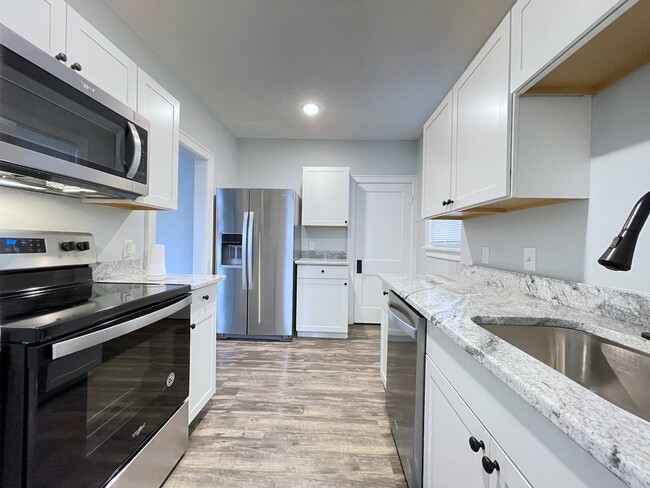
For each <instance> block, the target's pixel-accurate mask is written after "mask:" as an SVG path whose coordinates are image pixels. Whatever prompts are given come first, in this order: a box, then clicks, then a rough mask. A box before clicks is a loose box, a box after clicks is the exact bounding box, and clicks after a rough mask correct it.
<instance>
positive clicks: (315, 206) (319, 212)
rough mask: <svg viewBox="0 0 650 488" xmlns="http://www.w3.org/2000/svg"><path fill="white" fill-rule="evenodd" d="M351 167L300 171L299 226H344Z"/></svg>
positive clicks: (347, 206)
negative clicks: (300, 211)
mask: <svg viewBox="0 0 650 488" xmlns="http://www.w3.org/2000/svg"><path fill="white" fill-rule="evenodd" d="M349 198H350V168H303V169H302V225H316V226H330V227H347V225H348V213H349V206H350V205H349Z"/></svg>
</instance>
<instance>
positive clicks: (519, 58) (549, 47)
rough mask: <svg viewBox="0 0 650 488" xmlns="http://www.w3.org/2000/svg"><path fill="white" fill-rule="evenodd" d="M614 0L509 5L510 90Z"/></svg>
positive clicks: (576, 36) (522, 0) (530, 1)
mask: <svg viewBox="0 0 650 488" xmlns="http://www.w3.org/2000/svg"><path fill="white" fill-rule="evenodd" d="M614 3H616V2H615V1H613V0H519V1H518V2H517V3H516V4H515V5H514V7H512V65H511V69H512V74H511V81H510V87H511V91H515V90H517V89H518V88H519V87H521V86H522V85H523V84H524V83H526V82H527V81H528V80H529V79H531V78H532V77H533V76H534V75H535V74H536V73H538V72H539V71H540V70H541V69H542V68H544V66H546V65H547V64H548V63H549V62H550V61H552V60H553V59H554V58H555V57H557V56H558V55H560V54H562V53H563V52H564V51H565V50H566V49H567V48H568V47H569V46H570V45H571V44H572V43H573V42H574V41H576V40H577V39H579V38H580V37H581V35H582V34H583V33H585V32H586V31H587V30H588V29H589V27H590V26H592V25H593V24H594V23H596V21H597V20H598V19H599V18H600V17H601V16H603V15H604V14H605V13H606V12H607V11H608V10H609V9H610V8H611V7H612V5H613V4H614Z"/></svg>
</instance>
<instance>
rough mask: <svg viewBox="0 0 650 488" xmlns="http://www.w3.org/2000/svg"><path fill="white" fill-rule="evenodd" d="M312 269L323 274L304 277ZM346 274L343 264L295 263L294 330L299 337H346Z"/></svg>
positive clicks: (310, 273) (309, 273)
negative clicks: (315, 276)
mask: <svg viewBox="0 0 650 488" xmlns="http://www.w3.org/2000/svg"><path fill="white" fill-rule="evenodd" d="M317 268H318V270H317ZM315 271H318V272H319V273H320V271H322V272H323V273H322V275H323V276H324V277H323V278H311V277H308V276H311V275H313V273H314V272H315ZM346 275H347V267H346V266H323V267H316V266H298V293H297V298H296V332H297V334H298V336H299V337H322V338H329V339H346V338H347V337H348V280H347V278H346V277H344V276H346Z"/></svg>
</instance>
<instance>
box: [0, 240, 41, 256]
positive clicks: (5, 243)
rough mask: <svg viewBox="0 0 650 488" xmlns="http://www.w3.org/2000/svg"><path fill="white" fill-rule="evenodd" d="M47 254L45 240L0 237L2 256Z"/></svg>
mask: <svg viewBox="0 0 650 488" xmlns="http://www.w3.org/2000/svg"><path fill="white" fill-rule="evenodd" d="M45 252H47V250H46V248H45V239H31V238H27V239H24V238H20V237H0V254H42V253H45Z"/></svg>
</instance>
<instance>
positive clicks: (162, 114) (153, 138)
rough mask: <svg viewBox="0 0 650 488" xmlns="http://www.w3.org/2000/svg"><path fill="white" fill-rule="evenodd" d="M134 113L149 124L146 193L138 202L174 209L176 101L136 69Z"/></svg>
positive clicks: (176, 142) (175, 190)
mask: <svg viewBox="0 0 650 488" xmlns="http://www.w3.org/2000/svg"><path fill="white" fill-rule="evenodd" d="M138 112H139V113H140V114H142V115H143V116H144V117H145V118H146V119H148V120H149V122H150V123H151V127H150V130H149V159H148V161H149V195H147V196H146V197H144V198H142V199H140V201H142V202H143V203H146V204H148V205H152V206H156V207H159V208H161V209H167V210H175V209H176V206H177V201H178V149H179V145H178V138H179V132H180V104H179V103H178V100H176V99H175V98H174V97H172V96H171V95H170V94H169V93H168V92H167V91H166V90H165V89H164V88H163V87H162V86H160V85H159V84H158V83H156V82H155V81H154V80H153V79H152V78H151V77H150V76H149V75H147V74H146V73H145V72H144V71H142V70H141V69H139V70H138Z"/></svg>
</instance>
